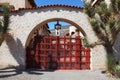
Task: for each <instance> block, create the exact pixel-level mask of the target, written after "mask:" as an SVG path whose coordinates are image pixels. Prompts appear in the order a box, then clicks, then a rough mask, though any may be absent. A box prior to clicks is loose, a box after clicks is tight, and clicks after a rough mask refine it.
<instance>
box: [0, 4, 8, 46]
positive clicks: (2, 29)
mask: <svg viewBox="0 0 120 80" xmlns="http://www.w3.org/2000/svg"><path fill="white" fill-rule="evenodd" d="M2 8H3V19H1V20H0V46H1V44H2V42H3V41H4V40H5V38H6V36H7V35H8V34H7V33H8V31H9V28H8V27H9V22H10V10H9V7H8V6H6V5H3V6H2Z"/></svg>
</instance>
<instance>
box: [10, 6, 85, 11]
mask: <svg viewBox="0 0 120 80" xmlns="http://www.w3.org/2000/svg"><path fill="white" fill-rule="evenodd" d="M48 7H54V8H55V7H65V8H72V9H80V10H82V9H83V7H78V6H70V5H62V4H55V5H45V6H39V7H37V6H35V7H32V8H19V10H11V12H18V11H21V10H34V9H42V8H48Z"/></svg>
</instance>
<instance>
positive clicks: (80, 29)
mask: <svg viewBox="0 0 120 80" xmlns="http://www.w3.org/2000/svg"><path fill="white" fill-rule="evenodd" d="M57 20H59V21H62V22H66V23H68V24H69V26H70V25H71V26H74V27H75V28H76V29H78V30H79V31H80V32H81V34H82V35H83V36H84V37H85V36H86V33H85V32H84V30H83V29H82V28H81V27H80V26H79V25H78V24H76V23H75V22H74V21H71V20H68V19H64V18H52V19H47V20H45V21H43V22H41V23H40V24H38V25H37V26H36V27H34V28H33V30H32V31H31V32H30V34H29V36H28V38H27V40H26V44H25V47H28V46H29V43H30V40H31V38H32V37H33V35H34V34H35V32H36V30H38V29H40V27H41V26H43V27H44V26H45V25H46V26H47V27H49V25H48V23H49V22H53V21H57Z"/></svg>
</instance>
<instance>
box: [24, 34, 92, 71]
mask: <svg viewBox="0 0 120 80" xmlns="http://www.w3.org/2000/svg"><path fill="white" fill-rule="evenodd" d="M31 51H34V54H31ZM26 53H27V54H26V57H27V60H26V64H27V67H28V68H31V67H32V68H34V67H38V68H40V69H42V70H48V69H69V70H70V69H90V48H85V47H83V46H82V42H81V38H80V36H76V37H71V36H44V37H42V36H35V39H34V46H33V48H27V49H26Z"/></svg>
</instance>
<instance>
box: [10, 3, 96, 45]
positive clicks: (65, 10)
mask: <svg viewBox="0 0 120 80" xmlns="http://www.w3.org/2000/svg"><path fill="white" fill-rule="evenodd" d="M57 19H59V20H62V21H65V22H69V23H71V24H73V25H74V26H76V27H77V28H79V29H80V30H81V31H82V33H83V34H84V35H85V36H86V37H87V38H88V40H89V42H94V41H96V40H97V37H95V34H94V32H93V29H92V27H91V25H90V24H89V22H88V19H87V16H86V14H85V13H84V12H83V11H82V9H81V8H77V7H69V6H60V5H59V6H48V7H47V6H46V7H40V8H37V9H31V10H27V9H25V10H24V9H23V10H20V11H19V12H14V13H13V14H12V16H11V22H12V23H11V24H10V27H11V28H12V29H13V30H14V32H17V33H15V35H16V36H17V37H18V38H19V39H20V40H21V42H22V43H23V46H24V47H25V46H26V41H27V39H28V36H29V34H30V33H31V31H32V30H33V29H34V28H35V27H36V26H37V25H38V24H42V23H43V24H44V23H45V22H49V21H51V20H57ZM21 32H22V33H21ZM23 34H24V35H23ZM93 36H94V37H93Z"/></svg>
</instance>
